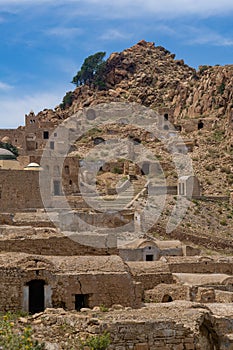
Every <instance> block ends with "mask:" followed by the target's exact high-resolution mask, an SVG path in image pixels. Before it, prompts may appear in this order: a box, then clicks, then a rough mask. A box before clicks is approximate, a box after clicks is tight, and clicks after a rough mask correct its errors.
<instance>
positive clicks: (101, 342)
mask: <svg viewBox="0 0 233 350" xmlns="http://www.w3.org/2000/svg"><path fill="white" fill-rule="evenodd" d="M110 342H111V340H110V334H109V333H107V332H105V333H103V334H100V335H94V336H90V337H89V338H87V340H86V341H85V342H82V348H84V347H85V346H88V347H89V349H90V350H106V349H107V348H108V346H109V345H110Z"/></svg>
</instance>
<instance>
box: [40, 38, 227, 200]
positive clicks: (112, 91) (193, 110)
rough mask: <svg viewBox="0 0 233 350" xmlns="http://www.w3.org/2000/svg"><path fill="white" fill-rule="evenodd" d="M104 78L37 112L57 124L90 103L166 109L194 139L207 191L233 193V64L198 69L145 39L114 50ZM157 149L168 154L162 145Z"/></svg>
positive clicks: (196, 165)
mask: <svg viewBox="0 0 233 350" xmlns="http://www.w3.org/2000/svg"><path fill="white" fill-rule="evenodd" d="M103 81H104V83H105V89H104V90H98V89H97V88H96V87H94V86H92V85H82V86H79V87H77V88H76V89H75V90H74V91H73V92H72V99H73V102H72V105H71V106H65V108H64V107H63V108H61V106H58V107H56V108H55V110H47V109H45V110H44V111H42V112H40V113H39V114H38V115H37V118H39V119H42V120H49V121H54V123H56V124H57V123H58V122H59V121H62V120H64V119H66V118H67V117H69V116H71V115H73V114H74V113H75V112H77V111H78V110H80V109H82V108H84V107H90V106H94V105H96V104H99V103H103V102H110V101H128V102H137V103H139V104H142V105H144V106H146V107H150V108H152V109H153V110H155V111H158V112H159V113H160V114H164V115H165V114H166V115H167V116H168V117H169V121H170V122H172V123H173V124H174V125H175V126H177V127H178V130H180V132H181V135H182V137H183V138H184V140H185V141H186V140H187V141H188V142H189V144H190V147H191V148H192V150H191V153H190V156H191V158H192V160H193V167H194V170H195V171H196V174H197V176H198V177H199V179H200V181H201V182H202V185H203V190H204V192H205V193H206V194H210V195H229V192H230V189H231V186H232V184H233V175H232V155H233V135H232V127H233V89H232V87H233V65H227V66H219V65H216V66H200V67H199V69H198V70H197V71H196V70H195V69H194V68H191V67H189V66H188V65H186V64H185V63H184V61H183V60H176V59H175V55H174V54H172V53H170V52H169V51H168V50H166V49H165V48H163V47H161V46H155V45H154V43H151V42H146V41H144V40H142V41H140V42H139V43H137V44H136V45H134V46H132V47H131V48H129V49H126V50H124V51H123V52H120V53H112V54H111V55H110V57H109V58H108V60H107V61H106V66H105V70H104V72H103ZM121 132H123V130H120V129H119V133H121ZM103 133H104V131H103ZM103 136H104V135H103ZM138 136H140V135H138ZM85 147H87V148H88V142H86V143H85V145H84V148H85ZM148 147H150V145H148ZM153 147H154V146H153ZM155 152H156V154H159V156H160V157H162V158H163V160H164V161H167V160H168V159H167V158H168V155H166V154H165V153H161V149H155Z"/></svg>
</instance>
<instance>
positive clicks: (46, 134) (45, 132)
mask: <svg viewBox="0 0 233 350" xmlns="http://www.w3.org/2000/svg"><path fill="white" fill-rule="evenodd" d="M48 139H49V132H48V131H44V140H48Z"/></svg>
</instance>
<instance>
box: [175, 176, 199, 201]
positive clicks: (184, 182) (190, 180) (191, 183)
mask: <svg viewBox="0 0 233 350" xmlns="http://www.w3.org/2000/svg"><path fill="white" fill-rule="evenodd" d="M177 190H178V191H177V192H178V195H179V196H184V197H186V198H188V199H191V198H195V197H200V196H201V185H200V182H199V180H198V178H197V177H196V176H181V177H180V178H179V179H178V189H177Z"/></svg>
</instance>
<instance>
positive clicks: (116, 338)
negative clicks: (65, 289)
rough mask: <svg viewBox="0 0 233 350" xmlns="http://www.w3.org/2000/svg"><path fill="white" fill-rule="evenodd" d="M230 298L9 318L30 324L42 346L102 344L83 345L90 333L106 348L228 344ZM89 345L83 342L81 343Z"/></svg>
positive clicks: (175, 349) (171, 349)
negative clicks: (227, 300) (219, 301)
mask: <svg viewBox="0 0 233 350" xmlns="http://www.w3.org/2000/svg"><path fill="white" fill-rule="evenodd" d="M232 317H233V310H232V306H231V304H208V306H207V305H204V304H199V303H190V302H183V301H176V302H173V303H165V304H157V305H156V304H153V303H151V304H144V307H143V309H139V310H132V309H130V308H123V307H122V306H121V305H114V306H113V307H112V308H111V309H107V308H105V307H104V306H101V307H95V308H94V309H82V310H81V313H77V312H76V311H74V312H66V311H64V310H63V309H46V310H45V312H44V313H39V314H35V315H33V316H29V317H19V318H18V319H17V320H15V323H14V328H15V329H16V330H17V332H19V331H21V332H22V330H23V329H24V328H25V327H27V326H28V325H30V327H31V328H32V335H33V338H36V339H38V340H39V343H40V344H41V343H44V344H45V349H47V350H62V349H63V350H71V349H90V348H91V349H105V348H106V347H89V346H90V339H91V338H92V339H93V338H95V339H102V342H103V341H104V339H106V337H109V340H110V344H109V347H108V349H119V350H120V349H121V350H128V349H134V350H149V349H151V350H153V349H164V350H181V349H190V350H192V349H193V350H194V349H196V350H197V349H207V350H213V349H231V348H232ZM85 345H89V346H85Z"/></svg>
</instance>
